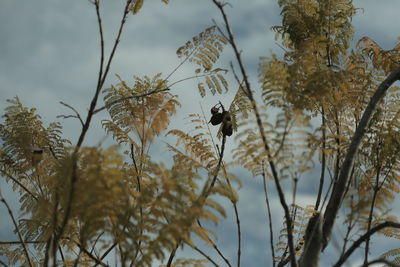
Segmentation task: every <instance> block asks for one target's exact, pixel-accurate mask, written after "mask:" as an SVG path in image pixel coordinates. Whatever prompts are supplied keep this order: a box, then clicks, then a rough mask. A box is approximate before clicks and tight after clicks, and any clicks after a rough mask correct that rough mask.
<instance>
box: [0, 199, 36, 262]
mask: <svg viewBox="0 0 400 267" xmlns="http://www.w3.org/2000/svg"><path fill="white" fill-rule="evenodd" d="M0 201H1V202H3V204H4V205H5V206H6V208H7V211H8V214H10V217H11V220H12V222H13V224H14V227H15V231H16V232H17V234H18V238H19V240H20V241H21V245H22V247H23V249H24V252H25V256H26V258H27V260H28V263H29V266H30V267H33V265H32V262H31V258H30V257H29V253H28V249H27V248H26V244H25V242H24V240H23V239H22V235H21V232H20V231H19V228H18V224H17V222H16V221H15V218H14V215H13V213H12V211H11V208H10V206H9V205H8V203H7V201H6V200H5V199H4V198H3V196H2V195H1V192H0Z"/></svg>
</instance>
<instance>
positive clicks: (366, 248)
mask: <svg viewBox="0 0 400 267" xmlns="http://www.w3.org/2000/svg"><path fill="white" fill-rule="evenodd" d="M379 175H380V168H378V170H377V172H376V180H375V186H374V195H373V196H372V202H371V208H370V210H369V215H368V227H367V232H369V231H370V230H371V224H372V216H373V213H374V208H375V202H376V197H377V195H378V192H379ZM369 241H370V236H368V237H367V240H366V241H365V252H364V264H367V263H368V253H369Z"/></svg>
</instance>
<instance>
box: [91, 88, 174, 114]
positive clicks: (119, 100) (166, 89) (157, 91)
mask: <svg viewBox="0 0 400 267" xmlns="http://www.w3.org/2000/svg"><path fill="white" fill-rule="evenodd" d="M169 90H170V88H169V87H167V88H164V89H154V90H152V91H150V92H147V93H144V94H140V95H132V96H127V97H122V98H120V99H116V100H114V101H111V102H110V103H108V104H106V105H104V106H102V107H100V108H98V109H95V110H94V111H93V115H94V114H96V113H98V112H100V111H102V110H104V109H106V108H108V107H111V106H112V105H114V104H117V103H119V102H121V101H125V100H129V99H132V98H141V97H145V96H149V95H152V94H156V93H161V92H165V91H169Z"/></svg>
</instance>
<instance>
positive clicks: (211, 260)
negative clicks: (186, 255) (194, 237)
mask: <svg viewBox="0 0 400 267" xmlns="http://www.w3.org/2000/svg"><path fill="white" fill-rule="evenodd" d="M192 248H193V249H194V250H196V251H197V252H199V253H200V254H201V255H203V257H204V258H206V259H207V260H208V261H209V262H211V263H212V264H214V266H216V267H219V265H218V264H217V263H216V262H215V261H214V260H213V259H211V257H210V256H208V255H207V254H206V253H205V252H204V251H202V250H201V249H199V248H198V247H197V246H193V247H192Z"/></svg>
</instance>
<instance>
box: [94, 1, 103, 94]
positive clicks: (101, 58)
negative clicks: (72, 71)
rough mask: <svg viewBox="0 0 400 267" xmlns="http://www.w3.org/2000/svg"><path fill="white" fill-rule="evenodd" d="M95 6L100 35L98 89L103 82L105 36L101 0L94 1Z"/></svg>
mask: <svg viewBox="0 0 400 267" xmlns="http://www.w3.org/2000/svg"><path fill="white" fill-rule="evenodd" d="M94 5H95V6H96V16H97V24H98V25H99V35H100V68H99V75H98V79H97V87H99V86H100V82H101V77H102V76H103V65H104V36H103V24H102V22H101V16H100V0H94Z"/></svg>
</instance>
